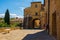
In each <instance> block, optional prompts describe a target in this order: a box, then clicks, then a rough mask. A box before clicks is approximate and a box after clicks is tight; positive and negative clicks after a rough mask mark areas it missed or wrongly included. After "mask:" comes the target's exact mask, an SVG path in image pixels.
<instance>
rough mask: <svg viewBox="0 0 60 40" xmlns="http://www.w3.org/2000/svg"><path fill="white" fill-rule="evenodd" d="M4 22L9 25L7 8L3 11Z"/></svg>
mask: <svg viewBox="0 0 60 40" xmlns="http://www.w3.org/2000/svg"><path fill="white" fill-rule="evenodd" d="M4 22H5V23H7V24H8V25H10V14H9V10H8V9H7V10H6V12H5V17H4Z"/></svg>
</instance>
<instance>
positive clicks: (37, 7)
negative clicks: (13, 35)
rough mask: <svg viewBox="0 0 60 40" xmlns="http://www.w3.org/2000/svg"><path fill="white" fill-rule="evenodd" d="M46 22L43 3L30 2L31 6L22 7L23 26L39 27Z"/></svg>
mask: <svg viewBox="0 0 60 40" xmlns="http://www.w3.org/2000/svg"><path fill="white" fill-rule="evenodd" d="M45 23H46V14H45V11H44V5H43V4H41V2H31V7H28V8H25V9H24V28H41V26H43V25H44V24H45Z"/></svg>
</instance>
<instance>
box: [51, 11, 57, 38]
mask: <svg viewBox="0 0 60 40" xmlns="http://www.w3.org/2000/svg"><path fill="white" fill-rule="evenodd" d="M52 32H53V33H52V35H53V36H54V37H55V38H56V37H57V27H56V11H55V12H54V13H53V14H52Z"/></svg>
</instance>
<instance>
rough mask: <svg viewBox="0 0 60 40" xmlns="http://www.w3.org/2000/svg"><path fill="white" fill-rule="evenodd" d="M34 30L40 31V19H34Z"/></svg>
mask: <svg viewBox="0 0 60 40" xmlns="http://www.w3.org/2000/svg"><path fill="white" fill-rule="evenodd" d="M32 22H33V28H36V29H39V28H41V27H40V26H41V21H40V19H38V18H36V19H33V21H32Z"/></svg>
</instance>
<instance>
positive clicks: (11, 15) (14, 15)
mask: <svg viewBox="0 0 60 40" xmlns="http://www.w3.org/2000/svg"><path fill="white" fill-rule="evenodd" d="M4 16H5V14H0V18H4ZM10 17H11V18H15V17H18V18H23V16H21V15H19V16H18V15H17V14H12V13H10Z"/></svg>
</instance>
